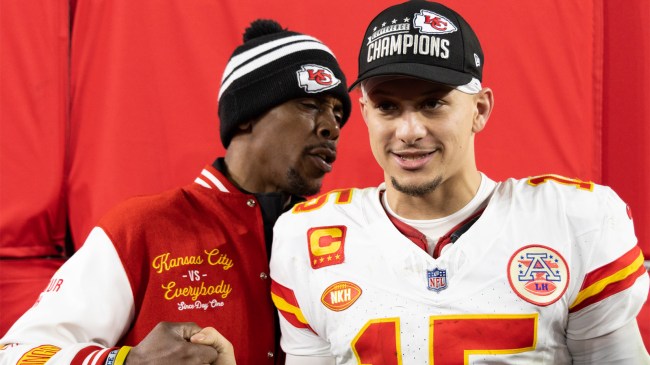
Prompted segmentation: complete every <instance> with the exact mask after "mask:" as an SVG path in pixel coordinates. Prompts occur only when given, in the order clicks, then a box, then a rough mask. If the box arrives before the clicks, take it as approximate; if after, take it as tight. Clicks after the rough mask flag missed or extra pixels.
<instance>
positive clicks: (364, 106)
mask: <svg viewBox="0 0 650 365" xmlns="http://www.w3.org/2000/svg"><path fill="white" fill-rule="evenodd" d="M359 108H360V109H361V116H362V117H363V121H364V122H365V123H366V124H368V122H367V121H366V120H367V118H366V115H367V113H368V99H366V98H365V96H364V95H363V94H362V95H361V96H360V97H359Z"/></svg>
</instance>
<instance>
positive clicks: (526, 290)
mask: <svg viewBox="0 0 650 365" xmlns="http://www.w3.org/2000/svg"><path fill="white" fill-rule="evenodd" d="M507 271H508V272H507V275H508V281H509V282H510V287H511V288H512V290H513V291H514V292H515V293H516V294H517V295H518V296H519V297H520V298H521V299H523V300H525V301H527V302H529V303H532V304H535V305H539V306H547V305H550V304H553V303H555V302H556V301H557V300H558V299H560V298H561V297H562V295H563V294H564V292H565V291H566V290H567V287H568V286H569V267H568V266H567V263H566V260H565V259H564V257H562V255H560V253H559V252H557V251H555V250H554V249H552V248H550V247H546V246H542V245H528V246H525V247H522V248H520V249H519V250H518V251H517V252H515V253H514V255H512V257H510V261H509V262H508V268H507Z"/></svg>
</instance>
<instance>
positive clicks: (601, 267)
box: [271, 175, 649, 365]
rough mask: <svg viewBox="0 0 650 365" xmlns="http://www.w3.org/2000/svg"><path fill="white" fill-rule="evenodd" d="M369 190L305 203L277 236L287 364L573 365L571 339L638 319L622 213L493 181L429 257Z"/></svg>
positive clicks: (580, 188) (525, 183) (641, 292)
mask: <svg viewBox="0 0 650 365" xmlns="http://www.w3.org/2000/svg"><path fill="white" fill-rule="evenodd" d="M383 189H384V187H383V185H380V186H379V187H378V188H368V189H361V190H360V189H349V190H337V191H333V192H330V193H328V194H325V195H322V196H320V197H318V198H315V199H312V200H310V201H307V202H304V203H301V204H299V205H297V206H296V207H294V209H293V210H292V211H291V212H288V213H286V214H284V215H283V216H282V217H281V218H280V220H279V221H278V222H277V224H276V226H275V233H274V237H275V238H274V243H273V253H272V258H271V276H272V279H273V285H272V292H273V299H274V303H275V304H276V307H277V308H278V310H279V312H280V314H281V327H282V334H283V336H282V341H281V344H282V347H283V349H284V350H285V352H287V353H288V354H292V355H303V356H335V357H336V361H337V364H403V365H424V364H430V365H433V364H435V365H451V364H570V363H571V356H570V354H569V352H568V350H567V346H566V338H567V337H568V338H571V339H577V340H579V339H589V338H593V337H596V336H601V335H603V334H607V333H609V332H611V331H613V330H616V329H618V328H620V327H622V326H623V325H625V324H627V323H629V322H630V321H632V320H634V319H635V317H636V315H637V313H638V312H639V310H640V308H641V306H642V305H643V303H644V301H645V299H646V297H647V294H648V285H649V280H648V274H647V272H646V270H645V268H644V266H643V254H642V252H641V250H640V248H639V247H638V246H637V245H636V237H635V235H634V229H633V223H632V216H631V212H630V210H629V208H628V207H627V205H626V204H625V203H624V202H623V201H622V200H621V199H620V198H619V197H618V196H617V195H616V193H615V192H613V191H612V190H611V189H610V188H608V187H605V186H600V185H596V184H593V183H589V182H582V181H579V180H573V179H567V178H563V177H560V176H557V175H547V176H539V177H534V178H530V179H526V180H514V179H510V180H507V181H506V182H503V183H499V184H498V185H497V187H496V189H495V191H494V193H493V195H492V197H491V199H490V201H489V203H488V205H487V207H486V209H485V211H484V212H483V214H482V216H481V217H480V218H479V219H478V221H476V223H475V224H474V225H473V226H472V227H471V228H470V229H469V230H468V231H467V232H465V233H464V234H463V235H462V236H461V237H460V238H459V239H458V240H457V241H456V242H455V243H454V244H453V245H452V246H451V247H450V248H448V249H446V250H445V252H444V254H442V255H441V256H440V257H439V258H437V259H434V258H433V257H432V256H431V255H429V254H427V252H426V251H424V250H423V249H422V248H420V247H418V246H417V245H415V244H414V243H413V242H412V241H411V240H410V239H409V238H407V237H406V236H405V235H403V234H402V233H400V231H399V230H398V229H397V228H396V227H395V226H394V225H393V224H392V223H391V221H390V220H389V218H388V216H387V214H386V212H385V210H384V208H383V207H382V204H381V201H380V193H381V191H382V190H383Z"/></svg>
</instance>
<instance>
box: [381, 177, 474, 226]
mask: <svg viewBox="0 0 650 365" xmlns="http://www.w3.org/2000/svg"><path fill="white" fill-rule="evenodd" d="M480 185H481V173H480V172H478V171H473V172H472V173H469V174H468V175H467V176H460V177H453V178H449V179H446V180H445V181H443V182H442V183H441V184H440V185H438V186H437V187H436V188H435V189H434V190H433V191H431V192H429V193H427V194H423V195H418V196H412V195H408V194H406V193H404V192H401V191H399V190H397V189H396V188H395V187H394V186H393V184H392V183H391V181H389V180H388V181H386V198H387V200H388V204H389V206H390V208H391V210H392V211H393V212H395V213H396V214H398V215H399V216H400V217H404V218H407V219H437V218H444V217H446V216H449V215H451V214H453V213H455V212H457V211H458V210H460V209H461V208H463V207H464V206H465V205H467V203H469V202H470V200H472V198H473V197H474V196H475V195H476V192H477V191H478V188H479V186H480Z"/></svg>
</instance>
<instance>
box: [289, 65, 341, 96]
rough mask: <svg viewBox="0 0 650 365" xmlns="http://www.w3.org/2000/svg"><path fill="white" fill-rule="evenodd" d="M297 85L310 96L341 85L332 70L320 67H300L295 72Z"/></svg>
mask: <svg viewBox="0 0 650 365" xmlns="http://www.w3.org/2000/svg"><path fill="white" fill-rule="evenodd" d="M296 75H297V76H298V85H299V86H300V87H302V88H303V89H305V92H308V93H310V94H313V93H319V92H321V91H323V90H328V89H331V88H333V87H336V85H338V84H340V83H341V80H339V79H337V78H336V76H335V75H334V73H333V72H332V70H330V69H329V68H327V67H325V66H320V65H313V64H310V65H302V66H300V69H299V70H298V71H296Z"/></svg>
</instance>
